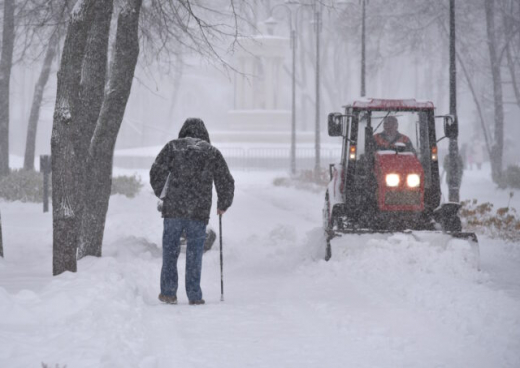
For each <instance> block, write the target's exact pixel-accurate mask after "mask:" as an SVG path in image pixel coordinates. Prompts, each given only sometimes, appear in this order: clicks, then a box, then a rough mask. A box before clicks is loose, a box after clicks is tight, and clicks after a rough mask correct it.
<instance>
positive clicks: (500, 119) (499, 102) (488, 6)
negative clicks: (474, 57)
mask: <svg viewBox="0 0 520 368" xmlns="http://www.w3.org/2000/svg"><path fill="white" fill-rule="evenodd" d="M484 5H485V11H486V25H487V38H488V40H487V41H488V48H489V59H490V62H491V75H492V77H493V96H494V107H495V137H494V138H495V139H494V144H493V147H492V149H491V175H492V177H493V181H495V182H498V181H500V178H501V176H502V156H503V151H504V103H503V96H502V76H501V73H500V61H499V59H498V57H497V50H496V35H495V19H494V15H495V14H494V1H493V0H485V3H484Z"/></svg>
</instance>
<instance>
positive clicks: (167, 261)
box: [161, 218, 206, 301]
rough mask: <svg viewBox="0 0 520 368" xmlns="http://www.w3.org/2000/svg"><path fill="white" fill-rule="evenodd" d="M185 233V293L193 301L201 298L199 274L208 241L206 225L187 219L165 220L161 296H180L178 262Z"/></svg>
mask: <svg viewBox="0 0 520 368" xmlns="http://www.w3.org/2000/svg"><path fill="white" fill-rule="evenodd" d="M183 230H184V231H185V233H186V239H187V241H188V244H187V247H186V294H187V295H188V299H189V300H190V301H193V300H200V299H202V290H201V289H200V275H201V272H202V254H203V253H204V241H205V240H206V223H205V222H203V221H197V220H190V219H184V218H180V219H179V218H165V219H164V231H163V265H162V270H161V294H163V295H166V296H177V287H178V284H179V276H178V275H177V259H178V258H179V254H180V252H181V234H182V232H183Z"/></svg>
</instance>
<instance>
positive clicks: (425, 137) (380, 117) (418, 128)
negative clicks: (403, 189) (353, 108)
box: [356, 111, 431, 187]
mask: <svg viewBox="0 0 520 368" xmlns="http://www.w3.org/2000/svg"><path fill="white" fill-rule="evenodd" d="M357 117H358V124H357V140H356V141H357V142H356V144H357V153H358V157H359V161H360V162H359V164H358V170H359V173H360V174H362V173H363V172H365V171H366V168H364V166H365V165H366V164H367V163H366V162H365V161H366V159H365V155H366V152H365V151H366V146H367V142H368V141H372V142H373V144H374V148H375V150H376V152H379V153H380V154H386V153H396V152H398V153H399V154H406V155H415V156H416V157H417V158H418V159H419V161H420V162H421V165H422V166H423V169H424V172H425V177H426V181H425V184H426V186H427V187H428V186H429V183H430V165H431V163H430V157H431V155H430V142H429V133H428V115H427V113H426V112H417V111H360V112H359V115H358V116H357ZM385 125H386V126H385ZM367 127H369V128H370V127H371V128H372V129H367ZM366 134H372V136H371V137H369V138H368V139H367V137H366ZM362 175H363V174H362Z"/></svg>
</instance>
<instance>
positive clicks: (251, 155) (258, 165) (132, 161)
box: [114, 147, 341, 171]
mask: <svg viewBox="0 0 520 368" xmlns="http://www.w3.org/2000/svg"><path fill="white" fill-rule="evenodd" d="M219 150H220V152H222V155H223V156H224V158H225V159H226V162H227V163H228V165H229V167H230V169H232V170H245V171H262V170H289V168H290V160H291V150H290V148H289V147H287V148H285V147H255V148H242V147H225V148H220V149H219ZM340 155H341V147H338V148H322V149H321V150H320V158H321V160H320V161H321V166H322V167H327V166H328V164H329V163H334V162H337V161H339V159H340ZM154 159H155V157H133V156H117V155H116V156H115V157H114V166H117V167H121V168H128V169H149V168H150V167H151V165H152V163H153V161H154ZM314 165H315V149H314V148H296V169H297V170H311V169H314Z"/></svg>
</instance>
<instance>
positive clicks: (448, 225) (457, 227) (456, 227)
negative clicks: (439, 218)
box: [443, 216, 462, 232]
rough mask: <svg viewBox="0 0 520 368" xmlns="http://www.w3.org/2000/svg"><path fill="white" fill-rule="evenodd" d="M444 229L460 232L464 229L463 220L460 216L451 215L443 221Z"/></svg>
mask: <svg viewBox="0 0 520 368" xmlns="http://www.w3.org/2000/svg"><path fill="white" fill-rule="evenodd" d="M443 229H444V231H450V232H459V231H461V230H462V221H460V217H459V216H451V217H449V218H445V219H444V221H443Z"/></svg>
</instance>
